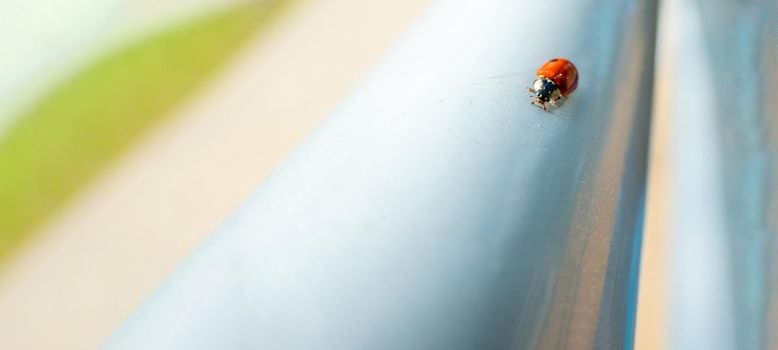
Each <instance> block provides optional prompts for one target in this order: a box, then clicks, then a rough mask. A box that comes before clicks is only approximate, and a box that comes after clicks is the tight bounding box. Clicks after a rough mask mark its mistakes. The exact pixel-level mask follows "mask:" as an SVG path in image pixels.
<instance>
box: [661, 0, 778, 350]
mask: <svg viewBox="0 0 778 350" xmlns="http://www.w3.org/2000/svg"><path fill="white" fill-rule="evenodd" d="M667 3H668V4H669V5H668V6H670V7H671V10H670V11H668V14H669V15H670V16H671V17H672V18H669V19H667V21H668V22H672V23H675V24H672V25H673V26H674V28H673V29H672V30H670V32H671V36H672V37H670V36H668V38H667V39H668V43H667V45H668V46H669V47H670V49H671V50H673V51H674V55H673V56H674V57H675V58H674V60H673V64H672V67H674V70H675V72H674V73H675V77H676V79H675V80H674V82H673V86H671V87H669V88H670V89H672V90H673V91H674V92H675V94H673V96H674V99H673V106H674V108H673V111H672V116H671V119H672V120H674V126H673V130H674V136H673V138H672V142H673V145H672V149H673V150H674V151H675V152H674V155H673V159H674V161H673V166H672V169H673V170H672V176H671V178H672V182H673V183H674V185H673V186H672V191H671V193H672V195H671V197H672V202H673V204H672V206H673V214H672V216H673V218H672V224H671V230H670V235H669V237H670V243H669V244H670V249H671V251H670V253H671V254H670V261H669V267H670V268H669V269H668V274H669V277H670V278H669V283H670V284H669V291H668V297H669V298H670V300H669V302H670V310H671V311H670V313H669V315H668V317H669V320H670V322H669V326H670V342H669V345H670V347H671V348H673V349H713V348H715V349H763V348H769V347H775V346H776V345H778V344H776V340H775V338H774V337H775V336H774V335H772V333H774V330H775V329H776V328H775V321H774V319H773V318H774V317H775V316H774V315H775V311H774V310H775V307H776V306H775V305H776V304H775V295H776V294H775V292H774V291H773V289H774V287H773V286H772V285H773V283H774V277H773V275H774V274H775V271H776V269H775V267H776V266H775V265H774V264H775V261H776V259H775V243H774V240H775V238H774V235H775V232H776V231H775V228H776V227H775V224H776V222H775V218H776V217H778V216H777V215H776V207H775V204H776V192H775V191H776V186H775V180H774V179H775V174H776V169H775V166H776V164H777V163H776V154H778V153H776V151H778V144H777V143H776V141H778V140H776V135H775V131H774V130H775V123H776V116H778V101H776V98H777V97H778V90H777V89H776V88H777V87H778V70H777V68H778V65H777V64H778V58H777V57H778V56H777V55H778V42H777V41H776V37H778V22H777V21H778V11H776V9H777V8H776V3H775V2H774V1H768V0H714V1H707V0H706V1H702V0H677V1H668V2H667ZM663 21H665V19H664V18H663ZM662 42H663V43H664V42H665V41H664V38H662Z"/></svg>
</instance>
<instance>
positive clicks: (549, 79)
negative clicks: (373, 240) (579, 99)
mask: <svg viewBox="0 0 778 350" xmlns="http://www.w3.org/2000/svg"><path fill="white" fill-rule="evenodd" d="M536 75H537V76H538V78H537V79H536V80H535V82H534V83H532V87H531V88H528V90H529V92H531V93H533V94H535V95H534V96H532V102H531V103H532V104H533V105H535V106H538V107H540V108H541V109H543V110H544V111H547V110H548V105H549V104H550V105H552V106H556V105H557V104H558V103H559V101H560V100H561V99H562V98H564V97H565V96H567V95H570V94H571V93H572V92H573V91H575V88H576V87H578V69H576V68H575V65H573V62H570V61H568V60H566V59H564V58H554V59H551V60H548V61H547V62H546V63H543V65H542V66H540V68H538V71H537V73H536Z"/></svg>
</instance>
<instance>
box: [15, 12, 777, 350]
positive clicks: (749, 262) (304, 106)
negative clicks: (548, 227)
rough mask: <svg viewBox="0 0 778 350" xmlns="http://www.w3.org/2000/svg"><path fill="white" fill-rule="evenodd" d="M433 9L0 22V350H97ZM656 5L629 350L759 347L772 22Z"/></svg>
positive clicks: (45, 16) (110, 15) (764, 297)
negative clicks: (764, 73) (691, 89)
mask: <svg viewBox="0 0 778 350" xmlns="http://www.w3.org/2000/svg"><path fill="white" fill-rule="evenodd" d="M431 2H432V1H431V0H393V1H389V0H370V1H364V0H168V1H153V0H104V1H97V0H56V1H55V0H27V1H4V2H0V43H2V44H0V348H2V349H89V348H96V347H98V346H99V345H100V344H101V343H102V342H104V341H105V339H106V338H107V337H108V336H109V335H110V334H111V332H112V331H113V330H115V329H116V328H117V327H118V326H119V325H120V324H121V323H122V321H124V320H125V319H126V318H127V317H128V316H129V315H130V314H131V312H132V311H133V310H135V309H136V308H137V307H138V306H139V305H140V303H141V302H142V301H143V299H144V298H145V297H146V296H148V295H149V293H150V292H151V291H152V290H153V289H154V288H155V287H156V286H157V285H158V284H159V283H160V282H161V281H162V280H163V279H164V277H165V276H166V275H167V274H168V273H170V272H171V271H172V270H173V268H174V267H175V266H176V264H177V263H179V262H180V261H181V260H182V259H183V258H184V257H185V256H187V254H188V253H189V252H190V251H191V250H192V249H193V248H194V247H195V246H196V245H197V244H198V243H199V242H201V241H202V240H203V239H204V238H205V237H206V236H207V235H208V233H210V232H212V231H213V230H214V229H215V228H216V227H217V226H218V225H219V224H220V223H221V222H222V221H223V220H224V219H225V218H226V217H227V216H228V215H229V214H230V213H231V212H233V211H234V210H235V209H236V208H237V207H238V206H239V205H240V203H241V202H242V201H243V200H244V199H245V198H246V197H247V196H248V195H249V194H250V193H251V192H252V191H253V190H254V189H255V188H256V186H257V184H258V183H260V182H261V181H262V179H263V178H265V177H266V176H267V175H268V174H269V173H270V172H271V171H272V169H273V168H274V167H276V166H277V165H278V164H279V162H281V160H282V159H283V158H284V157H285V156H286V155H287V154H288V153H289V152H290V151H291V150H292V149H293V148H294V146H295V145H296V144H298V143H299V142H300V141H301V140H302V138H303V137H304V136H305V135H306V134H308V133H309V132H310V131H311V130H312V129H313V128H315V127H316V125H317V124H318V123H319V122H320V121H321V120H322V119H323V118H324V117H326V116H327V114H328V113H329V112H331V111H332V110H333V109H334V108H335V107H336V106H337V104H338V102H339V101H340V100H341V99H342V98H343V97H344V96H345V95H346V94H347V93H348V92H349V90H350V89H352V88H353V87H354V86H355V85H356V84H357V83H358V82H359V80H360V78H361V77H363V76H364V74H365V73H366V72H368V71H369V69H370V67H371V66H372V65H373V64H375V63H376V62H377V61H378V60H379V59H380V58H381V57H382V55H383V53H384V52H385V51H386V50H387V49H388V48H389V47H390V46H391V45H392V43H394V42H395V40H397V39H398V38H399V37H400V36H401V35H402V34H403V33H404V32H405V31H406V30H408V28H409V27H410V25H411V24H412V23H413V22H414V21H415V20H417V19H418V18H419V17H420V16H422V15H423V13H424V10H425V9H426V8H428V6H429V5H430V3H431ZM665 3H669V5H668V4H664V3H663V6H662V9H661V13H660V23H659V46H658V48H657V73H656V81H655V86H656V89H655V96H654V99H655V103H654V109H655V113H654V119H653V126H652V136H651V137H652V141H651V142H652V144H651V154H650V156H651V157H650V172H649V175H648V179H649V187H648V195H647V205H646V208H647V209H646V220H645V221H646V224H645V233H644V237H645V239H644V243H643V253H642V263H641V272H640V290H639V292H638V295H639V304H638V313H637V322H636V325H637V328H636V339H635V346H636V347H637V348H641V349H656V348H662V347H665V346H666V345H668V343H672V344H673V345H674V347H675V348H697V347H699V348H706V347H705V345H712V347H707V348H727V347H729V346H722V347H717V346H715V345H716V344H717V343H715V342H714V343H712V344H697V343H695V344H689V343H684V342H683V341H677V339H679V336H678V335H673V334H672V329H673V326H678V327H675V329H676V332H691V333H694V332H698V333H700V334H702V333H705V332H716V334H718V336H717V337H711V339H712V340H711V341H723V342H729V343H727V344H730V343H731V344H734V343H736V342H738V343H739V344H747V345H748V347H747V348H762V347H767V346H768V345H769V344H770V343H771V340H770V337H769V336H767V335H766V334H769V333H770V332H769V330H770V329H769V328H765V327H766V326H764V324H770V323H767V322H766V321H765V320H767V319H768V318H769V317H770V316H769V315H770V313H769V312H768V311H766V310H765V305H772V304H771V303H770V300H769V293H768V292H767V291H768V290H769V289H770V286H769V283H768V282H767V281H768V278H767V276H770V274H771V273H772V272H771V271H772V269H771V260H770V259H769V257H770V256H771V252H772V248H771V247H772V238H771V237H772V236H771V232H772V230H771V228H770V227H771V224H772V219H771V218H772V217H773V215H771V214H772V211H771V210H774V209H772V208H773V207H772V205H771V203H772V199H771V198H772V196H773V194H772V191H774V190H773V189H772V188H771V186H769V185H770V183H771V179H772V178H771V174H772V164H773V163H772V158H773V154H775V153H774V152H773V150H772V148H771V147H772V146H771V145H772V138H771V137H770V135H769V133H767V132H765V133H761V132H754V130H763V128H764V127H765V125H769V122H770V120H771V119H770V118H771V116H772V114H771V111H773V110H774V106H773V104H774V102H771V101H770V98H769V97H770V95H769V92H770V91H775V90H774V86H775V84H774V83H775V82H774V81H773V79H768V78H763V79H757V80H755V81H751V82H750V83H747V84H744V83H742V81H741V80H740V78H741V76H740V74H742V72H748V73H749V76H759V75H760V74H761V72H760V71H759V67H770V69H771V70H772V67H775V64H774V62H775V52H778V51H775V42H776V41H775V40H774V38H775V35H776V33H778V31H776V30H774V29H775V25H774V22H773V21H771V20H770V16H769V15H770V14H774V13H775V6H774V5H772V4H770V3H769V2H768V1H724V0H717V1H712V2H710V3H715V5H716V6H719V8H720V9H723V10H715V11H714V10H710V8H707V7H704V6H700V7H698V6H697V5H698V3H699V2H697V1H692V0H688V1H686V0H679V1H666V2H665ZM701 9H702V10H701ZM706 11H707V12H706ZM733 27H738V30H737V31H731V30H730V29H731V28H733ZM679 33H680V35H679ZM770 33H772V34H770ZM717 38H718V39H717ZM695 43H701V44H699V45H701V47H696V48H695V47H694V45H697V44H695ZM690 47H691V48H690ZM700 52H707V53H708V54H709V56H707V55H705V54H700ZM706 57H715V58H716V59H708V58H706ZM677 67H684V69H678V68H677ZM685 67H703V69H708V71H705V72H703V73H701V74H696V73H698V72H697V71H688V70H686V69H685ZM754 67H757V68H756V69H757V71H756V72H753V70H754ZM711 71H712V72H718V73H717V75H716V76H717V77H718V78H717V79H721V81H722V82H724V83H726V84H730V86H739V87H740V88H739V89H738V90H736V91H734V92H733V91H729V90H721V91H719V90H714V89H712V88H711V89H710V90H711V91H707V90H705V91H703V92H701V93H700V94H701V95H700V96H703V97H700V99H701V100H699V101H697V104H695V105H697V106H699V105H715V104H716V103H718V105H716V106H717V107H716V109H715V110H713V109H703V110H702V111H700V110H696V109H695V110H689V109H688V108H687V107H685V106H687V105H688V104H686V103H688V101H684V100H682V99H680V98H679V96H678V95H677V94H675V92H677V91H679V90H680V89H683V88H685V86H686V85H684V86H682V85H680V84H679V83H678V81H680V80H681V79H680V78H678V77H679V76H682V77H684V79H685V80H684V81H686V82H689V81H691V82H694V86H695V87H699V86H712V85H713V83H711V82H710V81H708V80H705V79H703V78H701V77H705V76H710V75H714V74H711V73H710V72H711ZM719 73H720V74H719ZM773 73H774V72H773ZM684 74H686V75H684ZM771 76H772V75H771ZM724 83H721V84H718V85H721V86H724V85H725V84H724ZM718 85H717V86H718ZM764 91H767V92H768V94H766V95H759V94H758V93H759V92H764ZM757 96H758V97H757ZM730 97H732V100H731V102H719V101H730V100H729V98H730ZM765 97H766V98H765ZM685 108H687V109H685ZM735 114H736V115H739V116H740V117H739V118H729V117H730V116H732V115H735ZM681 115H683V116H687V115H688V116H689V118H685V119H679V118H676V117H678V116H681ZM695 116H697V117H695ZM738 140H740V141H738ZM743 140H745V141H743ZM671 149H672V150H675V151H677V152H675V151H674V152H670V151H669V150H671ZM710 149H715V150H718V151H717V152H718V153H716V152H714V153H712V154H708V153H706V150H710ZM678 150H680V151H678ZM684 150H686V151H684ZM719 151H720V152H719ZM717 154H718V155H717ZM711 169H716V170H715V171H714V172H713V173H711ZM711 174H712V175H711ZM701 179H702V180H701ZM725 184H726V185H725ZM725 189H726V190H725ZM702 193H704V194H705V195H701V194H702ZM689 198H692V200H689ZM715 203H727V204H726V205H724V204H721V205H715ZM695 208H696V209H695ZM700 208H701V209H700ZM670 209H674V211H673V212H672V213H671V212H670ZM711 218H713V219H711ZM717 220H718V221H717ZM698 232H706V233H708V234H705V235H695V234H694V233H698ZM711 232H712V233H711ZM733 232H734V233H736V234H737V235H735V234H732V233H733ZM728 233H729V235H728ZM679 237H683V239H679ZM693 247H697V248H696V249H698V250H695V248H693ZM696 251H701V252H703V253H704V254H703V253H701V254H694V252H696ZM706 254H707V255H706ZM732 257H734V258H732ZM727 259H729V260H727ZM711 261H713V262H717V263H718V265H715V264H714V265H710V264H707V263H708V262H711ZM698 263H699V264H703V265H705V264H707V265H705V266H704V267H701V266H700V265H699V264H698ZM669 264H676V265H674V266H685V267H688V268H687V269H683V268H681V269H678V270H674V271H673V273H669V272H668V271H669V270H667V266H668V265H669ZM695 264H698V265H695ZM730 269H732V270H734V271H739V272H744V273H741V274H731V273H730V272H727V273H726V274H725V273H722V274H721V275H725V276H727V277H726V279H725V280H721V279H717V278H715V277H710V278H709V276H713V275H716V274H717V272H716V271H729V270H730ZM700 271H703V273H701V272H700ZM711 271H713V272H711ZM730 279H732V280H730ZM733 283H734V284H736V285H738V286H741V287H742V288H740V289H738V290H730V289H729V288H730V287H731V286H732V285H733ZM674 288H675V289H674ZM673 290H676V291H677V290H685V291H690V292H689V293H686V294H682V295H679V296H675V295H672V296H671V294H672V293H671V292H669V291H673ZM710 291H715V292H710ZM709 292H710V293H709ZM700 295H704V296H705V298H702V299H705V300H703V302H700V303H697V304H695V303H693V302H690V301H694V300H697V299H699V298H700ZM706 298H707V299H706ZM668 305H669V306H668ZM683 305H691V306H689V307H690V308H691V310H689V309H684V307H683ZM710 305H724V306H721V309H720V310H714V309H709V306H710ZM671 306H676V307H675V308H673V307H671ZM670 310H673V312H670ZM679 310H680V311H679ZM701 310H704V311H701ZM733 310H737V312H736V311H733ZM681 311H683V312H681ZM674 312H675V313H674ZM689 315H691V316H689ZM732 315H734V316H732ZM717 317H718V318H717ZM722 317H723V318H724V319H726V321H722V322H714V321H712V320H721V319H722ZM733 323H736V324H739V325H740V326H737V327H736V326H735V325H734V324H733ZM688 324H694V325H701V326H699V327H696V326H695V327H692V328H690V329H686V328H683V325H688ZM753 325H761V326H757V327H752V326H753ZM678 329H681V331H678ZM673 337H675V338H673ZM670 338H673V339H676V341H673V342H670V341H669V340H668V339H670ZM754 339H758V340H754ZM718 344H719V345H720V344H722V343H718Z"/></svg>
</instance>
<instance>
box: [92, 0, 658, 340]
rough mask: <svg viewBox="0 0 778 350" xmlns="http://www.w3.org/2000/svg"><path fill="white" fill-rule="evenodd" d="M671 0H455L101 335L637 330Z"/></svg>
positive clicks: (549, 336)
mask: <svg viewBox="0 0 778 350" xmlns="http://www.w3.org/2000/svg"><path fill="white" fill-rule="evenodd" d="M655 6H656V5H655V2H654V1H593V0H589V1H578V0H569V1H554V2H548V1H534V2H523V3H520V2H517V1H513V0H484V1H469V0H445V1H441V2H440V3H438V4H437V6H435V7H434V8H433V9H432V10H431V11H430V12H429V13H428V14H427V16H426V17H425V18H424V20H423V21H422V22H421V23H419V24H418V25H417V26H416V27H415V29H414V30H412V31H411V32H410V33H409V34H408V35H407V37H406V38H405V40H404V41H402V42H401V44H400V45H399V46H397V47H396V48H395V49H394V50H393V51H391V52H390V53H389V54H388V57H387V58H386V59H385V60H384V62H383V63H381V64H380V65H379V66H378V67H377V68H376V70H375V71H374V73H372V74H371V75H370V76H369V77H368V78H367V79H366V80H365V81H364V82H363V83H362V84H361V86H360V87H359V88H358V89H357V90H356V92H355V93H354V94H353V95H352V96H351V97H350V98H348V99H347V100H346V101H345V103H344V104H343V105H342V106H341V107H340V108H339V110H338V111H337V112H336V113H335V114H334V115H333V116H332V117H331V118H330V119H329V120H328V121H327V122H326V123H325V124H324V125H323V126H322V127H321V128H320V129H319V130H317V131H316V132H315V133H314V134H313V135H312V136H311V137H309V138H308V139H307V141H306V142H304V144H303V145H301V146H300V147H299V149H298V150H297V151H295V152H294V154H292V155H291V157H290V158H289V159H288V160H287V161H286V162H285V163H284V164H283V165H282V166H281V167H280V168H279V169H278V170H277V171H276V172H275V174H273V175H272V176H271V177H270V178H269V179H268V180H267V181H266V182H265V183H264V184H263V185H262V187H261V188H260V189H259V190H258V191H257V192H256V193H255V194H254V195H253V196H252V197H251V198H250V199H249V200H248V202H247V203H246V204H245V205H244V206H243V207H242V208H241V209H240V210H239V211H238V212H237V213H236V214H235V215H234V216H233V217H232V218H231V219H230V220H228V221H227V222H226V223H225V224H224V225H223V226H222V227H221V228H220V229H219V230H218V231H217V232H216V233H215V234H214V235H212V237H211V238H209V239H208V240H207V241H206V242H205V243H204V244H203V245H202V246H201V247H200V248H199V249H198V250H197V251H196V252H195V253H194V254H193V255H192V256H191V257H190V258H189V259H187V260H186V261H185V262H184V263H183V264H182V265H181V266H180V267H179V269H178V270H177V271H176V272H175V273H174V274H173V275H172V276H171V277H170V278H169V279H168V281H166V282H165V283H164V284H163V285H162V286H161V287H160V288H159V289H158V290H157V292H156V293H155V294H154V295H153V296H152V297H151V298H150V299H149V300H148V301H147V302H146V304H145V305H144V306H143V307H142V308H141V309H140V310H139V311H138V312H137V313H136V314H135V315H134V316H133V317H132V318H131V319H130V320H129V321H128V322H127V323H126V324H125V325H124V326H123V327H122V328H121V329H120V330H119V331H117V333H116V334H115V335H114V336H113V337H112V339H111V340H110V341H109V343H108V344H107V346H106V348H109V349H123V348H190V349H191V348H203V349H213V348H263V349H296V348H318V349H359V348H387V349H389V348H391V349H491V348H495V349H502V348H533V347H534V348H556V347H567V348H598V349H601V348H624V347H628V346H630V344H631V339H632V329H631V325H632V317H633V313H634V310H633V309H634V301H635V300H634V299H635V295H634V287H635V285H634V284H635V281H636V279H635V274H636V271H637V270H636V265H635V264H637V261H638V259H637V257H638V254H637V249H638V247H639V239H640V232H641V222H640V218H641V211H642V203H643V197H644V190H645V163H646V148H647V140H648V138H647V133H648V129H649V117H650V113H651V110H650V107H651V91H652V78H653V72H652V69H653V56H654V52H653V48H654V32H655V18H656V8H655ZM549 9H552V11H551V12H549ZM556 56H563V57H567V58H569V59H571V60H572V61H573V62H574V63H575V64H576V65H577V66H578V69H579V71H580V73H581V80H580V84H579V87H578V90H577V91H576V92H575V93H574V94H573V95H572V96H571V98H570V99H569V100H568V101H566V103H565V104H564V105H563V106H562V107H561V108H558V109H555V110H554V111H553V113H545V112H543V111H541V110H539V109H538V108H535V107H533V106H531V105H530V104H529V102H530V98H529V96H528V94H527V93H526V90H525V88H526V86H528V84H531V83H532V81H533V80H534V69H535V68H536V67H537V66H538V65H539V64H540V63H542V62H544V61H545V60H547V59H549V58H552V57H556Z"/></svg>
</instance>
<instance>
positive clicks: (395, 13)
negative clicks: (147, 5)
mask: <svg viewBox="0 0 778 350" xmlns="http://www.w3.org/2000/svg"><path fill="white" fill-rule="evenodd" d="M429 2H430V1H428V0H391V1H388V0H372V1H363V0H298V1H296V3H295V4H293V6H291V7H290V8H289V9H288V10H287V11H286V13H284V14H283V15H282V18H279V20H277V21H275V23H274V24H272V26H271V28H270V29H269V30H266V31H264V32H263V33H262V34H261V35H259V36H257V37H256V39H255V40H253V41H252V42H251V43H249V44H248V45H247V46H246V47H244V49H243V50H242V52H241V53H239V54H238V55H237V58H236V59H235V60H234V61H233V62H232V63H231V64H230V66H229V67H227V68H226V69H225V70H224V71H223V72H222V74H221V75H220V76H219V77H218V78H217V79H216V81H214V82H213V83H212V84H211V85H209V87H207V88H206V89H204V90H203V91H201V92H200V93H199V95H198V96H195V97H194V98H192V99H191V101H192V102H190V103H188V104H185V105H184V106H181V107H180V108H179V109H178V110H176V111H175V112H174V114H175V115H174V116H173V118H170V119H168V121H167V122H166V123H164V124H163V125H161V126H159V127H158V128H157V129H156V130H155V131H154V132H153V133H151V134H150V135H147V136H146V137H145V138H144V139H142V140H140V141H139V142H138V144H137V145H136V146H135V147H134V148H133V149H132V150H131V151H130V152H128V153H127V154H125V155H124V156H123V157H122V158H121V159H120V160H119V161H118V162H116V163H114V164H113V165H112V167H111V168H110V169H109V170H108V171H107V172H105V173H103V174H102V175H101V177H100V178H99V179H98V180H96V181H93V182H92V183H91V184H90V186H89V187H88V188H86V189H85V190H84V191H82V192H81V195H80V196H79V197H78V198H76V199H75V200H74V201H72V202H71V203H70V204H69V206H68V207H67V209H66V210H64V211H63V212H61V213H59V214H58V215H57V216H56V217H55V218H53V219H52V220H50V221H49V223H48V224H47V225H46V226H45V227H44V228H43V229H42V230H41V232H39V233H37V234H36V235H35V238H34V239H32V240H31V241H30V242H29V243H28V244H27V245H26V246H25V247H24V248H23V249H22V250H21V251H20V252H19V253H18V254H16V255H15V256H14V257H13V259H12V260H11V261H10V262H9V264H8V265H7V266H5V267H4V268H3V270H2V272H0V349H4V350H10V349H93V348H97V347H99V345H100V344H101V343H102V342H103V341H104V340H105V339H106V337H107V336H109V335H110V333H111V332H112V331H113V330H114V329H115V328H116V327H118V326H119V325H120V324H121V322H122V321H123V320H125V319H126V318H127V317H128V316H129V315H130V314H131V312H132V311H133V310H134V309H136V308H137V307H138V306H139V304H140V303H141V302H142V300H143V298H144V297H146V296H147V295H149V293H150V292H151V291H152V290H153V289H154V288H155V287H156V286H157V285H158V284H159V283H160V282H161V281H162V280H163V278H164V277H165V276H166V275H167V274H168V273H169V272H170V271H171V270H172V269H173V268H174V267H175V266H176V264H178V262H179V261H181V259H183V258H184V257H185V256H186V255H187V254H188V253H189V252H190V251H191V250H192V249H193V248H194V247H195V246H196V245H197V244H198V243H199V242H200V241H201V240H202V239H203V238H204V237H206V236H207V234H208V233H209V232H211V231H212V230H213V229H214V228H215V227H217V226H218V225H219V224H220V223H221V222H222V221H223V220H224V219H225V218H226V217H228V216H229V214H230V213H231V212H232V211H233V210H235V208H236V207H237V206H238V205H239V204H240V203H241V202H242V201H243V200H244V198H246V197H247V196H248V195H249V194H250V193H251V191H252V190H253V189H254V188H255V187H256V185H257V184H258V183H259V182H261V181H262V179H263V178H264V177H266V176H267V175H268V174H269V173H270V171H271V170H272V169H273V168H274V167H275V166H276V165H278V163H279V162H280V161H281V160H282V159H283V158H284V156H285V155H286V154H287V153H288V152H290V150H291V149H292V148H293V147H294V146H295V145H296V144H297V143H298V142H299V141H300V140H301V139H302V138H303V137H304V136H305V135H306V134H308V133H309V132H310V131H311V129H312V128H314V127H315V126H316V125H317V124H318V123H319V122H320V121H321V120H322V119H323V118H324V117H326V115H327V114H328V112H330V111H331V110H333V109H334V108H335V107H336V104H337V103H338V101H339V100H341V99H342V98H343V97H344V95H345V94H347V93H348V91H349V90H350V89H351V88H352V87H353V86H354V85H355V84H356V83H357V82H358V81H359V79H360V78H361V77H362V76H363V75H364V74H365V73H366V72H367V71H368V70H369V68H370V67H371V65H372V64H374V63H375V62H376V61H377V60H378V59H380V57H381V56H382V54H383V53H384V52H385V51H386V50H387V49H388V48H389V47H390V45H391V44H392V43H393V42H394V41H395V40H397V39H398V37H399V36H400V35H402V34H403V33H404V31H406V30H407V28H408V27H409V25H410V24H411V23H412V22H413V21H414V20H415V19H416V18H417V17H419V16H420V15H421V14H422V13H423V11H424V9H425V8H426V7H427V6H428V3H429Z"/></svg>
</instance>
